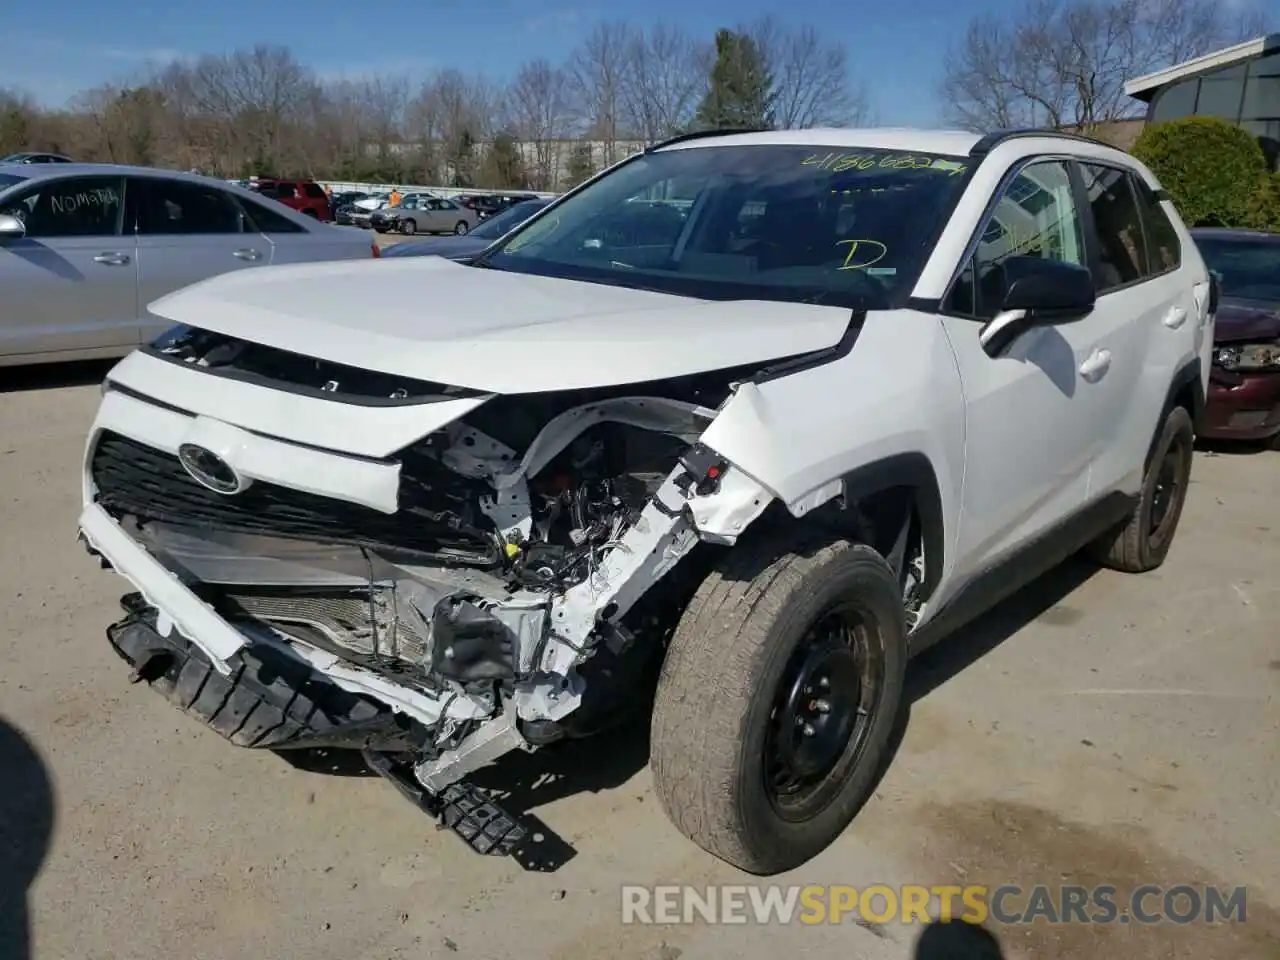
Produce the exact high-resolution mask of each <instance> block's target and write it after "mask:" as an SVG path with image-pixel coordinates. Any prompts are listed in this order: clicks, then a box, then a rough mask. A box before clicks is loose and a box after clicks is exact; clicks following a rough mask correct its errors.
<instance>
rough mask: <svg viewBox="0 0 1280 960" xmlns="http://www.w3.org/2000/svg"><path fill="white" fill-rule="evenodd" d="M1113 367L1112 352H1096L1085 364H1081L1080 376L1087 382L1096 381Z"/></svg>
mask: <svg viewBox="0 0 1280 960" xmlns="http://www.w3.org/2000/svg"><path fill="white" fill-rule="evenodd" d="M1110 366H1111V351H1110V350H1095V351H1093V353H1091V354H1090V355H1089V358H1088V359H1087V360H1085V362H1084V363H1082V364H1080V375H1081V376H1082V377H1084V378H1085V379H1086V380H1096V379H1098V378H1099V377H1101V376H1102V375H1103V374H1104V373H1106V372H1107V368H1108V367H1110Z"/></svg>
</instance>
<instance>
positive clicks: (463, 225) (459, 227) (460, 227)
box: [453, 220, 471, 236]
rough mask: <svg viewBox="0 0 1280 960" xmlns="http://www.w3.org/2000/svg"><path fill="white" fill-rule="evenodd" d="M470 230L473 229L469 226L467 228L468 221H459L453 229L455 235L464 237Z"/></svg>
mask: <svg viewBox="0 0 1280 960" xmlns="http://www.w3.org/2000/svg"><path fill="white" fill-rule="evenodd" d="M470 229H471V228H470V227H469V226H467V221H465V220H459V221H458V222H457V223H456V224H455V225H454V227H453V232H454V233H455V234H457V235H458V236H462V235H463V234H464V233H466V232H467V231H468V230H470Z"/></svg>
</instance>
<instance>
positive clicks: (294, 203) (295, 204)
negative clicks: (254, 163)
mask: <svg viewBox="0 0 1280 960" xmlns="http://www.w3.org/2000/svg"><path fill="white" fill-rule="evenodd" d="M249 189H250V190H256V191H258V193H260V194H262V195H263V196H264V197H269V198H270V199H272V200H278V201H280V202H281V203H283V204H284V205H285V206H286V207H292V208H293V209H294V210H297V211H298V212H299V213H305V214H306V215H307V216H308V217H315V218H316V219H317V220H332V219H333V211H332V210H331V209H330V207H329V195H328V194H326V193H325V192H324V188H323V187H322V186H320V184H318V183H316V182H315V181H314V180H281V179H278V178H276V177H260V178H258V179H257V180H250V181H249Z"/></svg>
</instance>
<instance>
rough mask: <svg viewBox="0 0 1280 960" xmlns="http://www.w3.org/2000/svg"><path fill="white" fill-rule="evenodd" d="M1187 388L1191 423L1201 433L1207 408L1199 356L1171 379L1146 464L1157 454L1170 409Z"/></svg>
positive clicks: (1189, 361)
mask: <svg viewBox="0 0 1280 960" xmlns="http://www.w3.org/2000/svg"><path fill="white" fill-rule="evenodd" d="M1187 388H1190V389H1191V423H1192V426H1193V428H1194V429H1195V431H1196V432H1197V433H1199V432H1200V425H1201V422H1202V420H1203V418H1204V408H1205V395H1204V382H1203V381H1202V380H1201V379H1200V358H1199V357H1197V358H1195V359H1194V360H1188V361H1187V362H1186V363H1184V364H1183V365H1182V367H1180V368H1179V370H1178V372H1177V373H1175V374H1174V375H1173V379H1172V380H1170V381H1169V392H1168V394H1167V395H1166V396H1165V400H1164V406H1163V407H1162V408H1161V410H1160V419H1159V421H1158V422H1157V423H1156V425H1155V430H1154V431H1152V435H1151V446H1150V447H1148V448H1147V459H1146V460H1145V461H1144V463H1145V464H1150V463H1151V458H1152V457H1153V456H1154V455H1155V450H1156V444H1157V443H1159V442H1160V433H1161V431H1162V430H1163V429H1164V421H1165V418H1166V417H1168V416H1169V411H1170V410H1172V409H1173V408H1174V407H1175V406H1177V405H1178V397H1179V396H1180V395H1181V394H1182V392H1183V391H1184V390H1186V389H1187Z"/></svg>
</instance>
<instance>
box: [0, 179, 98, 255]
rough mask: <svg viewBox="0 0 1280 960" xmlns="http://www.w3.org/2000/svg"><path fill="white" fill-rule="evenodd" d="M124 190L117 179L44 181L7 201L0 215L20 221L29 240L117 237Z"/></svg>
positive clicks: (0, 210) (0, 209)
mask: <svg viewBox="0 0 1280 960" xmlns="http://www.w3.org/2000/svg"><path fill="white" fill-rule="evenodd" d="M123 187H124V181H122V180H121V179H120V178H119V177H69V178H67V179H65V180H52V181H50V180H44V181H41V182H40V183H38V184H36V185H35V186H34V187H32V188H31V189H30V190H28V191H25V192H24V193H22V194H20V195H19V196H18V197H17V198H15V199H12V200H6V201H5V204H4V207H3V208H0V213H7V214H9V215H10V216H13V217H17V218H18V219H19V220H21V221H22V223H23V225H24V226H25V227H26V228H27V236H28V237H30V238H31V239H32V240H44V239H55V238H57V237H109V236H115V235H117V234H119V233H120V220H121V197H122V195H123V193H124V190H123Z"/></svg>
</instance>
